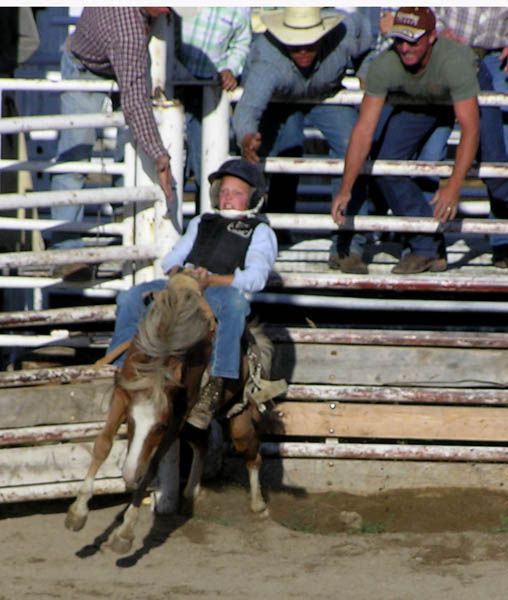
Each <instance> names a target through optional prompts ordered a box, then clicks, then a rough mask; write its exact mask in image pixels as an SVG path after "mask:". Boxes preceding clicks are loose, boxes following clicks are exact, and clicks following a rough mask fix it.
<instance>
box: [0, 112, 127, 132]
mask: <svg viewBox="0 0 508 600" xmlns="http://www.w3.org/2000/svg"><path fill="white" fill-rule="evenodd" d="M124 125H125V118H124V116H123V113H122V112H111V113H86V114H75V115H45V116H43V117H6V118H3V119H0V134H2V135H3V134H6V133H28V132H30V131H38V130H41V129H42V130H45V129H68V128H75V127H90V128H104V127H123V126H124Z"/></svg>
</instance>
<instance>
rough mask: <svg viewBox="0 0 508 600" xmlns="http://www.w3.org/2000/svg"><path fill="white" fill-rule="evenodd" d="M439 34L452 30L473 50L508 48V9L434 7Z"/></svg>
mask: <svg viewBox="0 0 508 600" xmlns="http://www.w3.org/2000/svg"><path fill="white" fill-rule="evenodd" d="M432 10H433V11H434V12H435V14H436V18H437V25H436V28H437V30H438V32H440V31H442V30H443V29H451V30H452V31H453V32H454V33H455V34H456V35H458V36H460V37H461V38H462V40H461V41H462V42H463V43H464V44H467V45H468V46H471V47H473V48H482V49H484V50H498V49H500V48H504V47H505V46H508V8H487V7H485V6H482V7H480V8H472V7H467V8H464V7H462V8H458V7H444V6H441V7H435V8H434V7H433V8H432Z"/></svg>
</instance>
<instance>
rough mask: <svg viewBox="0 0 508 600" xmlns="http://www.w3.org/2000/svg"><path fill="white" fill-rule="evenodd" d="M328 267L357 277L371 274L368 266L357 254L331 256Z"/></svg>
mask: <svg viewBox="0 0 508 600" xmlns="http://www.w3.org/2000/svg"><path fill="white" fill-rule="evenodd" d="M328 266H329V267H330V269H339V270H340V271H342V272H343V273H352V274H355V275H367V273H368V272H369V268H368V266H367V265H366V264H365V263H364V262H363V260H362V257H361V256H360V255H359V254H357V253H356V252H351V254H330V257H329V258H328Z"/></svg>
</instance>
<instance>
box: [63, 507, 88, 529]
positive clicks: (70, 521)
mask: <svg viewBox="0 0 508 600" xmlns="http://www.w3.org/2000/svg"><path fill="white" fill-rule="evenodd" d="M87 516H88V515H77V514H76V513H75V512H72V511H71V510H69V511H68V512H67V515H66V517H65V527H66V528H67V529H70V530H71V531H79V530H80V529H83V527H84V526H85V523H86V519H87Z"/></svg>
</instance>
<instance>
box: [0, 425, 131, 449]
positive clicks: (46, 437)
mask: <svg viewBox="0 0 508 600" xmlns="http://www.w3.org/2000/svg"><path fill="white" fill-rule="evenodd" d="M103 425H104V422H102V421H99V422H95V423H76V424H65V425H41V426H38V427H20V428H17V429H14V428H13V429H0V446H14V445H19V444H38V443H41V442H63V441H67V440H73V439H76V438H95V437H96V436H97V435H98V434H99V432H100V431H101V430H102V427H103ZM125 433H126V426H125V425H121V426H120V429H119V431H118V434H117V435H125Z"/></svg>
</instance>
